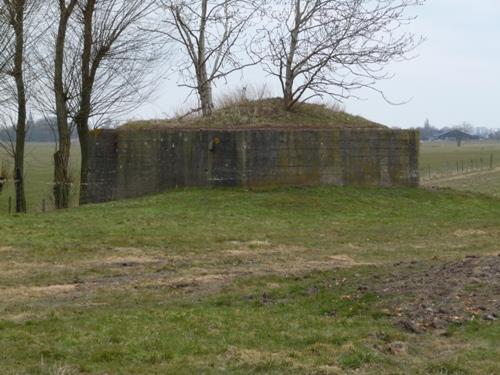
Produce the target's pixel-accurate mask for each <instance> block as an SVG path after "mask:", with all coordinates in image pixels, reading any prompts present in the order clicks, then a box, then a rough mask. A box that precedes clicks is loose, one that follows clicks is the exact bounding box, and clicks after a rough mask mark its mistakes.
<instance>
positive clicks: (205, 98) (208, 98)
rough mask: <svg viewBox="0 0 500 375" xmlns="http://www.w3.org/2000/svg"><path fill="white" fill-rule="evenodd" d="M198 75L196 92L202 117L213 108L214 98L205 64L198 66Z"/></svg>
mask: <svg viewBox="0 0 500 375" xmlns="http://www.w3.org/2000/svg"><path fill="white" fill-rule="evenodd" d="M198 77H199V78H198V94H199V97H200V104H201V111H202V114H203V117H207V116H211V115H212V113H213V110H214V98H213V92H212V84H211V82H209V81H208V78H207V67H206V65H205V64H203V65H202V66H200V74H199V76H198Z"/></svg>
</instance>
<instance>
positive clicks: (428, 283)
mask: <svg viewBox="0 0 500 375" xmlns="http://www.w3.org/2000/svg"><path fill="white" fill-rule="evenodd" d="M373 285H375V286H374V289H375V292H376V293H378V294H380V295H382V296H385V297H388V298H390V299H391V300H392V302H393V303H392V306H391V307H390V308H389V309H387V311H386V312H387V314H388V315H390V316H392V317H393V318H394V319H395V320H396V321H397V322H398V324H399V325H400V326H401V327H402V328H404V329H406V330H408V331H411V332H414V333H419V332H424V331H427V330H432V329H444V328H446V327H447V326H448V325H449V324H451V323H465V322H467V321H471V320H475V319H484V320H491V321H494V320H498V319H500V254H499V255H498V256H485V257H478V256H469V257H467V258H465V259H463V260H459V261H453V262H447V263H441V264H434V265H428V264H425V263H419V262H411V263H401V264H396V265H394V268H393V271H392V272H391V274H390V275H389V276H384V277H376V280H374V281H373Z"/></svg>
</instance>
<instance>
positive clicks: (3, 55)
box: [0, 0, 38, 212]
mask: <svg viewBox="0 0 500 375" xmlns="http://www.w3.org/2000/svg"><path fill="white" fill-rule="evenodd" d="M37 5H38V1H36V0H2V1H1V2H0V29H1V30H0V32H1V33H2V35H1V36H0V47H1V51H0V84H1V86H2V87H1V90H0V91H1V93H2V94H6V96H4V98H3V99H4V104H7V107H8V108H11V106H12V108H15V109H14V110H12V111H9V112H10V113H9V114H8V115H7V117H8V118H9V119H12V123H13V129H14V130H15V137H12V138H15V139H12V138H11V142H10V144H11V146H12V147H11V148H10V151H11V152H10V154H11V156H12V157H13V158H14V181H15V187H16V212H26V196H25V191H24V154H25V144H26V132H27V124H26V123H27V101H28V99H27V90H26V65H27V63H26V60H27V56H26V49H27V46H28V44H29V42H28V41H27V40H28V38H29V36H30V32H29V31H30V29H31V26H32V23H31V21H32V20H33V16H34V14H35V13H36V10H37Z"/></svg>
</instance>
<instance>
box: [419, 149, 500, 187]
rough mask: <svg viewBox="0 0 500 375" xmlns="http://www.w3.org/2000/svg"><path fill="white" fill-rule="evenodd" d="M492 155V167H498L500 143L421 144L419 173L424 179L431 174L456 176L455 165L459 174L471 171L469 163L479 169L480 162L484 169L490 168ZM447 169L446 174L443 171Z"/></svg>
mask: <svg viewBox="0 0 500 375" xmlns="http://www.w3.org/2000/svg"><path fill="white" fill-rule="evenodd" d="M492 155H493V167H499V166H500V142H492V141H489V142H486V141H485V142H464V143H463V145H462V146H461V147H457V144H456V143H455V142H422V143H421V146H420V172H421V176H422V178H424V179H426V178H428V175H429V169H430V170H431V174H432V175H433V176H434V175H440V174H443V173H444V174H456V172H457V163H458V167H459V173H462V164H463V166H464V169H471V162H472V164H473V166H474V168H475V169H480V167H481V160H482V161H483V167H484V169H486V168H489V167H490V159H491V156H492ZM446 169H448V173H445V170H446Z"/></svg>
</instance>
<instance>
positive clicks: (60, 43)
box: [53, 0, 78, 209]
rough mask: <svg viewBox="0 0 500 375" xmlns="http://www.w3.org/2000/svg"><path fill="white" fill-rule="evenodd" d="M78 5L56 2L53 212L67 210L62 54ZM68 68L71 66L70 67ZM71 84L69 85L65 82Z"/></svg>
mask: <svg viewBox="0 0 500 375" xmlns="http://www.w3.org/2000/svg"><path fill="white" fill-rule="evenodd" d="M77 4H78V0H69V2H66V1H65V0H59V1H58V4H57V6H58V12H57V13H58V15H59V17H58V23H57V25H58V26H57V34H56V38H55V46H54V76H53V84H54V103H55V113H56V118H57V133H58V136H59V137H58V147H57V150H56V152H55V154H54V202H55V206H56V208H59V209H60V208H67V207H69V193H70V186H71V180H70V175H69V157H70V149H71V129H70V125H69V121H68V114H69V113H70V111H71V109H70V108H68V104H69V101H70V99H71V98H70V93H71V88H72V87H71V86H70V87H68V82H65V80H66V78H67V76H68V75H65V74H64V73H65V69H64V68H65V52H66V37H67V34H68V25H69V22H70V20H71V16H72V15H73V12H74V10H75V8H76V5H77ZM70 65H71V64H70ZM69 83H70V84H71V81H69Z"/></svg>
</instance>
